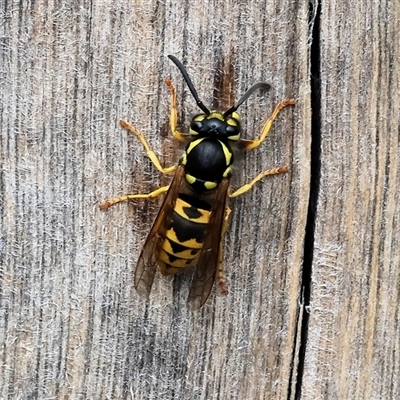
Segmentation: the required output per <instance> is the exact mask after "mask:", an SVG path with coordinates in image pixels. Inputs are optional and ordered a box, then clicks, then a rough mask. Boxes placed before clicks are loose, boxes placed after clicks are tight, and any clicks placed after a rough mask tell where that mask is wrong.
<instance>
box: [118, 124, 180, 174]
mask: <svg viewBox="0 0 400 400" xmlns="http://www.w3.org/2000/svg"><path fill="white" fill-rule="evenodd" d="M119 123H120V125H121V126H122V127H123V128H125V129H128V131H129V132H132V133H133V134H135V135H136V136H137V138H138V139H139V140H140V142H141V143H142V145H143V146H144V148H145V149H146V154H147V156H148V157H149V158H150V160H151V161H152V163H153V164H154V166H155V167H156V168H157V169H158V170H159V171H160V172H161V173H163V174H170V173H171V172H174V171H175V169H176V165H173V166H172V167H168V168H163V167H162V166H161V164H160V160H159V159H158V157H157V156H156V155H155V153H154V151H153V150H151V149H150V147H149V145H148V143H147V141H146V139H145V138H144V136H143V134H142V133H141V132H139V131H138V130H137V129H136V128H135V127H133V126H132V125H131V124H128V122H125V121H123V120H121V121H119Z"/></svg>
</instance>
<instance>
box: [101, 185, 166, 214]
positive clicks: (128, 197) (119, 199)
mask: <svg viewBox="0 0 400 400" xmlns="http://www.w3.org/2000/svg"><path fill="white" fill-rule="evenodd" d="M169 186H170V185H167V186H162V187H160V188H158V189H157V190H154V191H153V192H151V193H147V194H142V193H139V194H126V195H124V196H120V197H116V198H115V199H111V200H107V201H106V202H104V203H102V204H100V206H99V207H100V210H105V209H106V208H108V207H111V206H113V205H114V204H117V203H121V202H122V201H126V200H134V199H155V198H156V197H158V196H160V195H162V194H164V193H165V192H166V191H168V189H169Z"/></svg>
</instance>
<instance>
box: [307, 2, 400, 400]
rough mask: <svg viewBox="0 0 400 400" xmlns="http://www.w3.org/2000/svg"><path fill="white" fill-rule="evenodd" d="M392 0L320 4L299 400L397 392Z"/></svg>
mask: <svg viewBox="0 0 400 400" xmlns="http://www.w3.org/2000/svg"><path fill="white" fill-rule="evenodd" d="M399 32H400V3H399V2H397V1H394V2H393V1H382V2H350V3H347V4H344V3H341V2H327V1H325V2H322V10H321V46H320V49H321V99H322V102H321V173H320V176H321V180H320V191H319V196H318V203H317V218H316V223H315V243H314V262H313V266H312V286H311V290H312V295H311V314H310V321H309V336H308V340H307V351H306V363H305V370H304V380H303V396H302V398H303V399H330V400H331V399H397V398H400V380H399V376H400V361H399V360H400V348H399V343H400V330H399V329H400V328H399V315H400V314H399V312H400V308H399V295H400V280H399V278H400V268H399V262H400V254H399V241H400V232H399V226H400V225H399V215H400V209H399V202H398V199H399V196H400V185H399V183H400V163H399V161H398V159H399V151H400V145H399V134H400V80H399V78H400V50H399V43H400V35H399Z"/></svg>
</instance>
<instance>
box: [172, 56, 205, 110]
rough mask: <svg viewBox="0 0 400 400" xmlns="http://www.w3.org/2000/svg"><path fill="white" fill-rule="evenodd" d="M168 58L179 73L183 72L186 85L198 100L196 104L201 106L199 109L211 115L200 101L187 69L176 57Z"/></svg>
mask: <svg viewBox="0 0 400 400" xmlns="http://www.w3.org/2000/svg"><path fill="white" fill-rule="evenodd" d="M168 58H169V59H170V60H171V61H172V62H173V63H174V64H175V65H176V66H177V67H178V68H179V71H181V74H182V75H183V79H184V80H185V81H186V84H187V85H188V88H189V90H190V92H191V93H192V95H193V97H194V99H195V100H196V103H197V105H198V106H199V108H201V109H202V110H203V111H204V112H205V113H206V114H210V110H209V109H208V108H207V107H206V106H205V105H204V104H203V102H202V101H201V100H200V99H199V96H198V94H197V92H196V89H195V88H194V86H193V83H192V80H191V79H190V77H189V74H188V73H187V71H186V69H185V67H184V66H183V65H182V63H181V62H180V61H179V60H178V59H177V58H176V57H174V56H171V55H169V56H168Z"/></svg>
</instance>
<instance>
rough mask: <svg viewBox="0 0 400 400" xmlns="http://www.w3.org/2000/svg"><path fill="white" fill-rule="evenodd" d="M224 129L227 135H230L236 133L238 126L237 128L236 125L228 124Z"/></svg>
mask: <svg viewBox="0 0 400 400" xmlns="http://www.w3.org/2000/svg"><path fill="white" fill-rule="evenodd" d="M225 131H226V133H227V135H228V136H232V135H236V134H237V133H238V128H237V126H232V125H228V126H227V127H226V128H225Z"/></svg>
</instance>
